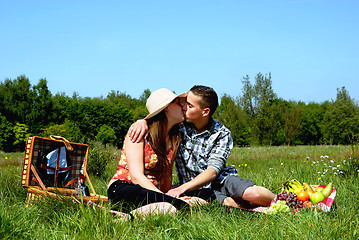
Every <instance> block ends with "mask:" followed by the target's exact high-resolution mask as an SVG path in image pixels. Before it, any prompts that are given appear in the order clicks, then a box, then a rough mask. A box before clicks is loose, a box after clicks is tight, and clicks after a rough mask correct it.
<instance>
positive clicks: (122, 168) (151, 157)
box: [111, 141, 173, 188]
mask: <svg viewBox="0 0 359 240" xmlns="http://www.w3.org/2000/svg"><path fill="white" fill-rule="evenodd" d="M172 154H173V151H172V148H170V149H169V151H168V153H167V155H166V156H167V160H168V161H170V160H171V158H172ZM144 158H145V159H144V163H145V167H144V170H145V171H144V174H145V176H146V177H147V178H148V179H149V180H150V181H151V182H152V183H153V185H155V186H156V187H158V188H159V184H160V178H161V173H163V172H162V171H163V169H161V168H160V166H158V165H157V162H158V157H157V154H156V153H155V152H154V151H153V149H152V147H151V146H150V144H149V143H148V142H147V141H145V145H144ZM113 180H122V181H126V182H132V181H131V175H130V171H129V169H128V165H127V159H126V151H125V145H124V146H123V148H122V153H121V158H120V161H119V163H118V167H117V170H116V173H115V175H114V176H113V177H112V179H111V182H113Z"/></svg>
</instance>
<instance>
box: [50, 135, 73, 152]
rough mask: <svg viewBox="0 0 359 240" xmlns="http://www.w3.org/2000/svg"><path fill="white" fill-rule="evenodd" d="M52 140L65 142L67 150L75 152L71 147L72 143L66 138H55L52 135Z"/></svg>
mask: <svg viewBox="0 0 359 240" xmlns="http://www.w3.org/2000/svg"><path fill="white" fill-rule="evenodd" d="M50 139H52V140H61V141H63V142H64V144H65V147H66V148H67V150H69V151H72V150H74V148H73V147H72V146H71V144H70V142H69V141H68V140H67V139H66V138H64V137H61V136H55V135H50Z"/></svg>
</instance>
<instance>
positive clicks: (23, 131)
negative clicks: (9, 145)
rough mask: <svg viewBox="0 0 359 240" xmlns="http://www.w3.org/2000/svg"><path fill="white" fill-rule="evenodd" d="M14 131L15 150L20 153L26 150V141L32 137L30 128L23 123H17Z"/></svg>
mask: <svg viewBox="0 0 359 240" xmlns="http://www.w3.org/2000/svg"><path fill="white" fill-rule="evenodd" d="M13 131H14V137H15V139H14V142H13V145H14V149H15V150H18V151H23V150H24V149H25V143H26V139H27V138H28V137H30V135H31V134H30V133H29V127H28V126H27V125H26V124H23V123H16V124H15V126H14V127H13Z"/></svg>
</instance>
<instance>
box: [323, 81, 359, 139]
mask: <svg viewBox="0 0 359 240" xmlns="http://www.w3.org/2000/svg"><path fill="white" fill-rule="evenodd" d="M323 134H324V138H325V140H326V141H327V142H329V143H330V144H352V143H353V140H354V136H355V135H358V134H359V107H358V106H357V105H356V103H355V102H354V100H353V99H352V98H351V97H350V96H349V93H348V91H347V90H346V89H345V87H342V88H341V89H337V97H336V100H335V101H334V102H333V104H332V105H331V107H330V108H329V109H328V111H327V112H326V113H325V115H324V119H323Z"/></svg>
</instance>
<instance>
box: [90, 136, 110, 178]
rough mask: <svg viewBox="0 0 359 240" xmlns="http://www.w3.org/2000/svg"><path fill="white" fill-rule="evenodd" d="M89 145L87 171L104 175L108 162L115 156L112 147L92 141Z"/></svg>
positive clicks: (100, 175)
mask: <svg viewBox="0 0 359 240" xmlns="http://www.w3.org/2000/svg"><path fill="white" fill-rule="evenodd" d="M89 146H90V151H89V159H88V164H87V172H88V173H90V174H93V175H95V176H98V177H102V176H103V173H104V171H105V169H106V166H107V164H108V163H109V162H110V161H111V160H112V159H113V158H114V155H113V154H112V153H111V151H110V148H106V147H105V146H104V145H102V144H101V143H99V142H91V143H90V144H89Z"/></svg>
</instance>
